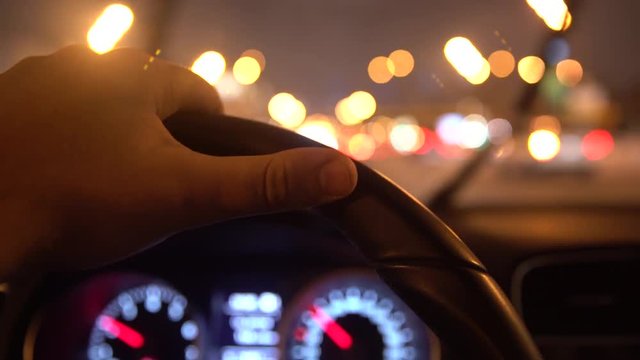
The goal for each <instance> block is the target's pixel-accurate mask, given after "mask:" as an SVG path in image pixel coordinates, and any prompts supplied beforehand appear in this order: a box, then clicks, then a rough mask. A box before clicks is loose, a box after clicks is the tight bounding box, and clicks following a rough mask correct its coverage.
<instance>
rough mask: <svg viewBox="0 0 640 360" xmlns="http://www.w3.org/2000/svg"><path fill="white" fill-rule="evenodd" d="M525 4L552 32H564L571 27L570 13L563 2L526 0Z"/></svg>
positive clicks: (562, 0) (558, 0)
mask: <svg viewBox="0 0 640 360" xmlns="http://www.w3.org/2000/svg"><path fill="white" fill-rule="evenodd" d="M527 4H529V6H530V7H531V8H532V9H533V10H534V11H535V12H536V14H537V15H538V16H539V17H540V18H541V19H542V20H543V21H544V23H545V24H547V26H548V27H549V28H550V29H552V30H555V31H561V30H566V29H567V28H569V26H571V13H569V8H568V7H567V4H566V3H565V2H564V0H527Z"/></svg>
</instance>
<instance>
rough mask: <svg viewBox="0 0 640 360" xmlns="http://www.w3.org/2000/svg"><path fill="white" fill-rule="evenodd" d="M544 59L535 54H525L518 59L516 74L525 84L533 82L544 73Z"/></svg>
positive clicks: (538, 79)
mask: <svg viewBox="0 0 640 360" xmlns="http://www.w3.org/2000/svg"><path fill="white" fill-rule="evenodd" d="M544 69H545V66H544V61H542V59H540V58H539V57H537V56H527V57H524V58H522V59H520V61H518V74H519V75H520V78H522V80H524V81H525V82H526V83H527V84H535V83H537V82H538V81H540V79H542V76H543V75H544Z"/></svg>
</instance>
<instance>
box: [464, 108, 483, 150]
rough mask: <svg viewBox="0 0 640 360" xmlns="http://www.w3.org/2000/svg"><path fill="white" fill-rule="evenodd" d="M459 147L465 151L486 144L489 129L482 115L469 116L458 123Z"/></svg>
mask: <svg viewBox="0 0 640 360" xmlns="http://www.w3.org/2000/svg"><path fill="white" fill-rule="evenodd" d="M459 131H460V138H459V143H458V145H460V147H462V148H465V149H477V148H479V147H481V146H482V145H484V144H485V143H486V142H487V138H488V137H489V129H488V127H487V121H486V120H485V118H484V117H483V116H482V115H478V114H471V115H468V116H467V117H465V118H464V119H463V120H462V123H460V130H459Z"/></svg>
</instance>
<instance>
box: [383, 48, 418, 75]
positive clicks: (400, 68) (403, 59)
mask: <svg viewBox="0 0 640 360" xmlns="http://www.w3.org/2000/svg"><path fill="white" fill-rule="evenodd" d="M389 60H390V64H391V65H390V67H389V71H390V72H391V73H392V74H393V75H394V76H396V77H405V76H407V75H409V74H410V73H411V72H412V71H413V67H414V65H415V61H414V60H413V55H411V53H410V52H409V51H407V50H403V49H398V50H396V51H394V52H392V53H391V54H389Z"/></svg>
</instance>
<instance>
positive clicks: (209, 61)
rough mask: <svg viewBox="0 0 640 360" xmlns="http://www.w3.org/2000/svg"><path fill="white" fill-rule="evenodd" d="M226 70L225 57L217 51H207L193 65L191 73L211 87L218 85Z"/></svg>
mask: <svg viewBox="0 0 640 360" xmlns="http://www.w3.org/2000/svg"><path fill="white" fill-rule="evenodd" d="M226 68H227V63H226V61H225V60H224V56H222V54H220V53H219V52H217V51H205V52H204V53H202V54H201V55H200V56H199V57H198V58H197V59H196V60H195V61H194V62H193V65H191V71H193V72H194V73H195V74H197V75H198V76H200V77H201V78H203V79H205V80H206V81H207V82H208V83H209V84H211V85H215V84H217V83H218V81H219V80H220V78H221V77H222V74H224V70H225V69H226Z"/></svg>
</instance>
